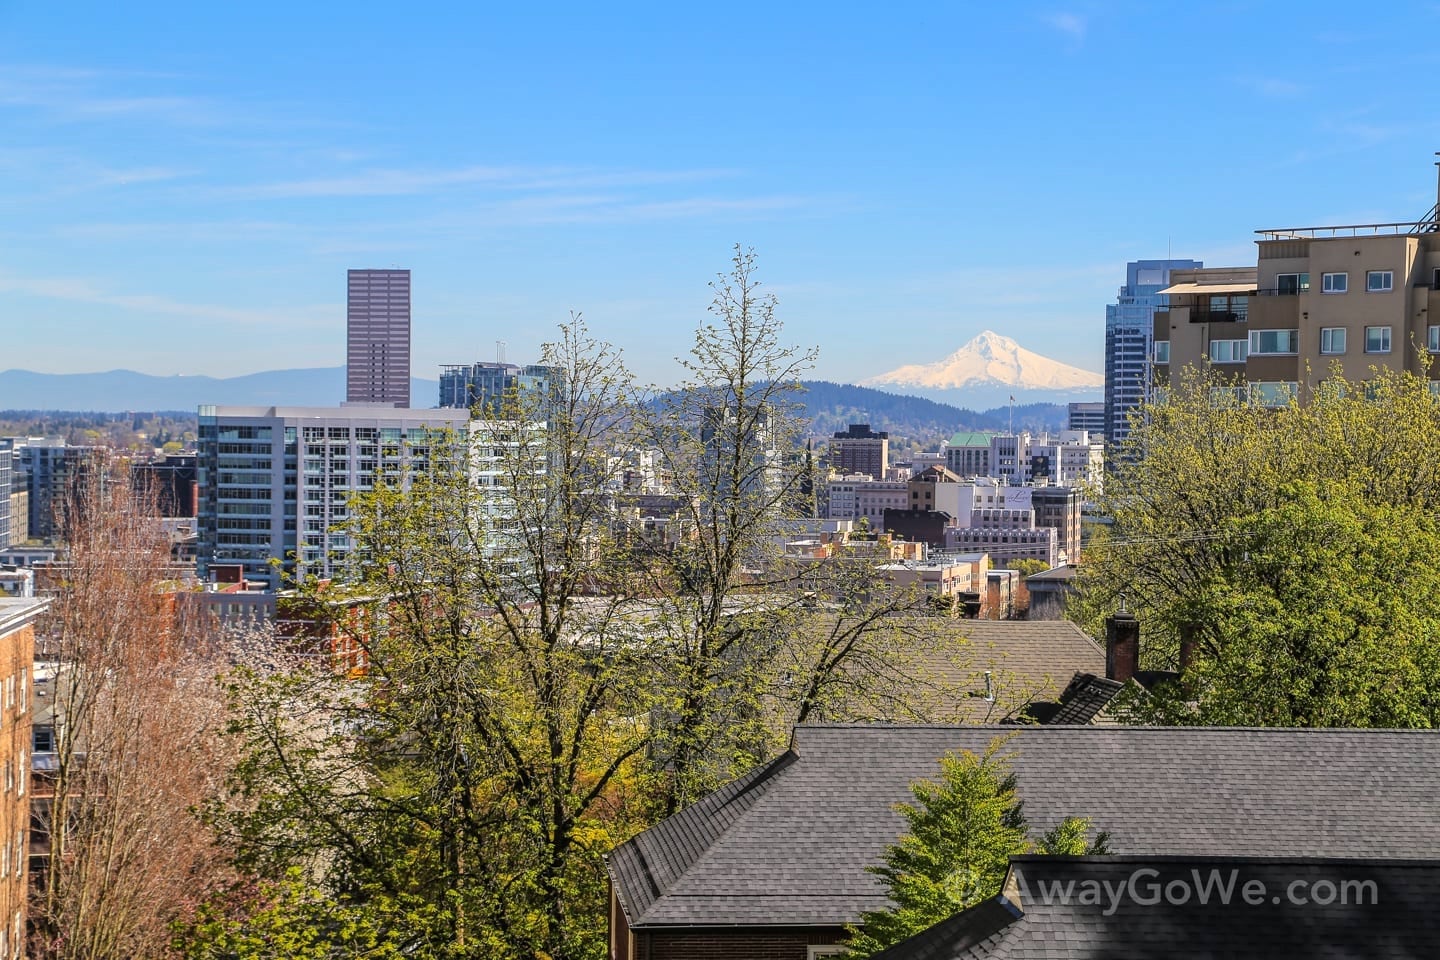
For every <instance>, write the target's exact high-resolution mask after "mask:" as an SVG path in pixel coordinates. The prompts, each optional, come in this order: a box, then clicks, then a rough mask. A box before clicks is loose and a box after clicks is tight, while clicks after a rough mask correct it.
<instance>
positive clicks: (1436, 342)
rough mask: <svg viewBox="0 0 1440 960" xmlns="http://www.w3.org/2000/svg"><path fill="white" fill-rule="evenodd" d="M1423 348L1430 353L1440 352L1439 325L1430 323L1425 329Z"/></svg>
mask: <svg viewBox="0 0 1440 960" xmlns="http://www.w3.org/2000/svg"><path fill="white" fill-rule="evenodd" d="M1425 349H1426V350H1429V351H1430V352H1431V353H1440V326H1434V325H1431V326H1430V327H1429V328H1428V329H1427V330H1426V331H1425Z"/></svg>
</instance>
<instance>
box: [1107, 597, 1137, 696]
mask: <svg viewBox="0 0 1440 960" xmlns="http://www.w3.org/2000/svg"><path fill="white" fill-rule="evenodd" d="M1139 670H1140V621H1139V620H1138V619H1136V617H1135V614H1133V613H1125V612H1124V611H1121V612H1120V613H1117V614H1115V615H1114V616H1112V617H1110V618H1109V619H1108V620H1106V621H1105V676H1106V677H1108V678H1110V679H1111V680H1118V681H1120V682H1121V683H1125V682H1126V681H1128V680H1129V679H1130V678H1131V677H1133V676H1135V674H1136V673H1137V672H1138V671H1139Z"/></svg>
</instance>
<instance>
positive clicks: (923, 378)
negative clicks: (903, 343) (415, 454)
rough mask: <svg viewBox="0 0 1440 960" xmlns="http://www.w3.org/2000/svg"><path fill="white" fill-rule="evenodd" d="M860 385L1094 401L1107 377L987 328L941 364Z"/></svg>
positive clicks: (905, 390) (916, 367) (906, 368)
mask: <svg viewBox="0 0 1440 960" xmlns="http://www.w3.org/2000/svg"><path fill="white" fill-rule="evenodd" d="M859 385H860V386H862V387H880V388H882V389H884V388H888V389H891V390H896V391H899V392H902V393H917V394H921V395H924V396H934V395H937V394H951V391H964V392H965V393H967V394H981V395H988V396H995V395H996V391H997V389H998V390H1000V391H1001V392H1002V393H1005V392H1008V393H1014V394H1015V395H1016V398H1017V399H1023V400H1025V401H1026V402H1029V401H1030V400H1032V399H1037V397H1036V395H1037V394H1046V395H1051V394H1065V395H1068V396H1071V398H1072V399H1080V398H1084V397H1093V396H1095V395H1096V394H1097V393H1098V392H1099V391H1100V390H1101V389H1103V388H1104V386H1105V377H1104V376H1103V375H1101V374H1098V373H1092V372H1091V371H1089V370H1082V369H1080V368H1079V367H1072V366H1070V365H1069V364H1065V363H1061V362H1060V361H1058V360H1051V359H1050V358H1049V357H1042V356H1041V355H1040V354H1038V353H1034V352H1032V351H1030V350H1026V349H1025V348H1024V347H1022V346H1020V344H1018V343H1016V342H1015V341H1014V340H1011V339H1010V338H1009V337H1003V336H1001V335H1000V334H998V333H995V332H994V331H991V330H986V331H985V332H984V333H982V334H980V335H979V336H978V337H976V338H975V339H973V340H971V341H970V342H969V343H967V344H965V346H963V347H961V348H960V349H959V350H956V351H955V352H954V353H952V354H950V356H948V357H946V358H945V359H944V360H938V361H936V362H935V363H916V364H907V365H906V366H903V367H899V368H897V369H895V370H891V371H890V372H889V373H882V374H880V375H878V376H874V377H869V378H867V379H865V380H861V381H860V384H859ZM951 395H952V396H953V394H951ZM1001 401H1002V402H1003V397H1001Z"/></svg>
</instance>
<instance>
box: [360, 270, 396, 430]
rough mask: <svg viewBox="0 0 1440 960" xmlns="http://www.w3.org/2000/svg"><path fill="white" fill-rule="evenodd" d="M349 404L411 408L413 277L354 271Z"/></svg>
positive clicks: (394, 271) (393, 271)
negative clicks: (411, 298)
mask: <svg viewBox="0 0 1440 960" xmlns="http://www.w3.org/2000/svg"><path fill="white" fill-rule="evenodd" d="M346 292H347V303H348V309H347V311H346V334H347V349H346V351H345V401H346V402H347V403H384V404H391V405H394V406H397V407H408V406H410V271H409V270H351V271H350V272H349V277H348V285H347V291H346Z"/></svg>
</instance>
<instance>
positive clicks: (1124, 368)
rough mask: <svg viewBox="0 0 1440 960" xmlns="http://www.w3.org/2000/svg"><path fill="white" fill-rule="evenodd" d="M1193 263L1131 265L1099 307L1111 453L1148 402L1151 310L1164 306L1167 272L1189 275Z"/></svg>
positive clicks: (1196, 264) (1195, 263)
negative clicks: (1114, 292) (1102, 310)
mask: <svg viewBox="0 0 1440 960" xmlns="http://www.w3.org/2000/svg"><path fill="white" fill-rule="evenodd" d="M1203 266H1205V264H1203V263H1201V262H1200V261H1199V260H1133V261H1131V262H1130V263H1128V264H1126V266H1125V285H1124V286H1123V287H1121V288H1120V294H1119V296H1118V297H1116V299H1115V302H1114V303H1112V304H1108V305H1107V306H1106V307H1105V439H1106V440H1108V441H1109V442H1110V445H1111V446H1112V447H1114V446H1117V445H1119V444H1120V443H1121V442H1122V441H1123V440H1124V439H1125V437H1126V436H1128V435H1129V433H1130V413H1131V411H1133V410H1135V409H1136V408H1137V407H1139V406H1140V405H1141V404H1142V403H1144V402H1145V401H1146V399H1148V397H1149V390H1150V364H1151V363H1152V361H1153V359H1154V358H1153V357H1152V356H1151V350H1152V349H1153V346H1152V344H1153V340H1154V333H1153V330H1154V318H1155V310H1156V309H1157V308H1163V307H1165V306H1167V305H1168V301H1169V299H1170V298H1169V297H1166V296H1163V295H1161V294H1160V291H1161V290H1164V289H1165V288H1166V287H1168V286H1169V285H1170V271H1171V270H1194V269H1198V268H1200V267H1203Z"/></svg>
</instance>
